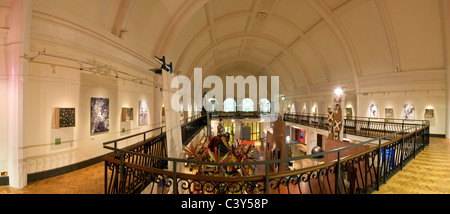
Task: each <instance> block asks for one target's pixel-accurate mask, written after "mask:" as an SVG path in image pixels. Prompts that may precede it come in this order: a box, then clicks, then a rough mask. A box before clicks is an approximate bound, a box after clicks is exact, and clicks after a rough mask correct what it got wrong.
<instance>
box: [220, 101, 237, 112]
mask: <svg viewBox="0 0 450 214" xmlns="http://www.w3.org/2000/svg"><path fill="white" fill-rule="evenodd" d="M223 111H224V112H236V100H234V99H233V98H228V99H226V100H225V101H224V102H223Z"/></svg>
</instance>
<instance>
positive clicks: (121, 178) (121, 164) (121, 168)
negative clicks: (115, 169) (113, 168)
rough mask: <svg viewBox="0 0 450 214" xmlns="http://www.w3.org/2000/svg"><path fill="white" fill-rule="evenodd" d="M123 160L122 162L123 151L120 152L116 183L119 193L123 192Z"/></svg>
mask: <svg viewBox="0 0 450 214" xmlns="http://www.w3.org/2000/svg"><path fill="white" fill-rule="evenodd" d="M123 162H124V155H123V152H121V153H120V182H119V183H118V185H119V188H118V189H119V193H125V192H124V190H125V188H124V187H125V181H124V177H125V174H124V166H123Z"/></svg>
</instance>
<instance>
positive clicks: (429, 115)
mask: <svg viewBox="0 0 450 214" xmlns="http://www.w3.org/2000/svg"><path fill="white" fill-rule="evenodd" d="M425 118H434V109H425Z"/></svg>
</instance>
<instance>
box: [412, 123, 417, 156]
mask: <svg viewBox="0 0 450 214" xmlns="http://www.w3.org/2000/svg"><path fill="white" fill-rule="evenodd" d="M415 132H416V133H415V135H414V136H415V137H414V150H413V151H414V158H416V141H417V126H416V131H415Z"/></svg>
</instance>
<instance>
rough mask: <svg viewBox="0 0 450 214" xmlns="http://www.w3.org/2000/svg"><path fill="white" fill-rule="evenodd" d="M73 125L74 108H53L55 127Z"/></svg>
mask: <svg viewBox="0 0 450 214" xmlns="http://www.w3.org/2000/svg"><path fill="white" fill-rule="evenodd" d="M67 127H75V108H55V128H67Z"/></svg>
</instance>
